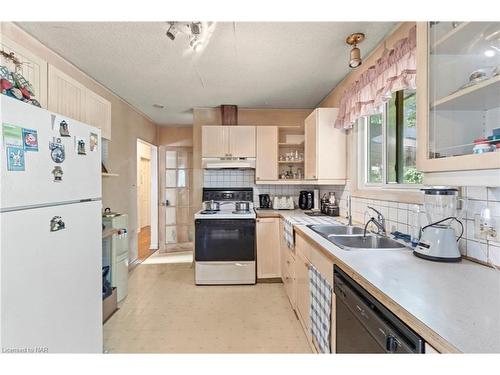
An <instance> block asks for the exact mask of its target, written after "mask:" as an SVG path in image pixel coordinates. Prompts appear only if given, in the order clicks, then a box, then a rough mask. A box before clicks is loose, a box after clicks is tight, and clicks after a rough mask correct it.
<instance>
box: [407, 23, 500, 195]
mask: <svg viewBox="0 0 500 375" xmlns="http://www.w3.org/2000/svg"><path fill="white" fill-rule="evenodd" d="M498 33H500V22H432V23H427V22H419V23H418V24H417V59H418V60H417V67H418V74H417V120H418V122H417V136H418V137H417V138H418V149H417V167H418V169H419V170H420V171H422V172H427V173H432V172H450V171H471V170H487V169H498V168H500V153H499V152H498V151H496V150H497V148H496V143H497V142H498V141H499V140H500V136H497V137H495V135H494V132H500V129H499V128H500V53H499V52H498V51H499V50H500V43H499V40H498V38H494V37H492V36H493V35H497V34H498ZM495 129H497V130H496V131H495ZM497 134H500V133H497ZM485 172H487V174H489V176H493V173H492V172H491V171H489V172H488V171H485ZM434 175H436V174H435V173H434ZM447 176H448V177H447V178H450V174H449V173H448V175H447ZM426 177H429V175H427V176H424V182H425V183H428V181H430V180H426ZM496 177H497V181H500V180H498V175H497V176H496ZM432 181H433V182H437V181H436V180H432ZM448 181H449V182H448V183H447V184H450V183H451V182H452V180H449V179H448ZM482 181H486V180H484V179H483V178H479V179H478V180H477V183H481V182H482ZM443 182H446V181H443ZM490 183H491V181H490ZM496 185H498V182H497V183H496Z"/></svg>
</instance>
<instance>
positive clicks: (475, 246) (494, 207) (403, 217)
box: [321, 182, 500, 267]
mask: <svg viewBox="0 0 500 375" xmlns="http://www.w3.org/2000/svg"><path fill="white" fill-rule="evenodd" d="M349 188H350V184H349V182H348V183H347V185H346V186H330V187H326V188H321V194H323V193H324V192H327V191H335V192H336V195H337V197H338V199H339V206H340V215H341V216H344V217H345V216H346V215H347V196H348V195H349V191H350V189H349ZM460 195H461V197H463V198H466V199H467V210H466V215H464V216H465V217H464V218H463V219H462V224H463V226H464V234H463V235H462V238H461V239H460V242H459V249H460V251H461V253H462V255H464V256H466V257H468V258H470V259H472V260H476V261H479V262H482V263H485V264H489V265H494V266H496V267H500V233H498V240H497V241H489V240H488V241H487V240H481V239H477V238H475V236H474V229H475V228H474V216H475V215H477V214H480V213H481V210H482V209H483V208H485V207H489V209H490V210H491V214H492V216H499V217H500V188H499V187H488V188H486V187H479V186H468V187H462V188H461V192H460ZM351 201H352V216H353V220H355V221H358V222H366V219H365V212H366V210H367V207H368V206H372V207H374V208H375V209H377V210H378V211H380V212H381V213H382V214H383V215H384V217H385V219H386V230H387V232H393V231H395V230H397V231H400V232H403V233H407V234H412V233H411V232H412V226H413V228H416V227H418V225H420V226H424V225H426V224H428V221H427V216H426V215H425V211H424V207H423V206H422V205H419V206H418V212H419V216H420V218H419V219H418V218H417V205H415V204H407V203H400V202H393V201H387V200H378V199H368V198H359V197H352V199H351ZM454 226H455V228H456V230H457V233H459V231H460V226H459V225H458V224H456V223H455V224H454Z"/></svg>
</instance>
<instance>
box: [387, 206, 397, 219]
mask: <svg viewBox="0 0 500 375" xmlns="http://www.w3.org/2000/svg"><path fill="white" fill-rule="evenodd" d="M389 220H391V221H394V222H397V221H398V209H397V208H393V207H389Z"/></svg>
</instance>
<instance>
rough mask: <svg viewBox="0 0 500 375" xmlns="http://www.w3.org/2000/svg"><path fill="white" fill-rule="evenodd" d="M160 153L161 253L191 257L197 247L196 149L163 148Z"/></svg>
mask: <svg viewBox="0 0 500 375" xmlns="http://www.w3.org/2000/svg"><path fill="white" fill-rule="evenodd" d="M159 151H160V157H159V161H160V169H159V170H160V220H159V223H160V224H159V225H160V230H159V239H160V243H159V248H160V251H159V252H160V253H179V252H185V253H186V256H190V255H191V254H190V253H191V252H192V251H193V243H194V220H193V214H194V212H193V207H192V201H193V199H192V194H193V189H192V180H193V148H192V147H166V146H160V150H159ZM179 255H180V254H179Z"/></svg>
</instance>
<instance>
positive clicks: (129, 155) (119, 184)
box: [1, 22, 157, 260]
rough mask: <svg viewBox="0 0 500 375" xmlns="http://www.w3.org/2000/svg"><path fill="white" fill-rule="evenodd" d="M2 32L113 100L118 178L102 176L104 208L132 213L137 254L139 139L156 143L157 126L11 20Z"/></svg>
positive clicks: (111, 166)
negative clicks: (137, 147) (137, 149)
mask: <svg viewBox="0 0 500 375" xmlns="http://www.w3.org/2000/svg"><path fill="white" fill-rule="evenodd" d="M1 30H2V35H5V36H6V37H8V38H9V39H11V40H13V41H14V42H16V43H18V44H20V45H21V46H23V47H24V48H26V49H27V50H29V51H30V52H32V53H33V54H34V55H37V56H39V57H40V58H42V59H44V60H46V61H47V62H48V63H49V64H52V65H53V66H55V67H56V68H57V69H59V70H61V71H63V72H64V73H66V74H68V75H69V76H71V77H72V78H74V79H75V80H77V81H79V82H80V83H81V84H83V85H84V86H86V87H87V88H89V89H90V90H92V91H94V92H95V93H97V94H98V95H100V96H102V97H103V98H105V99H107V100H109V101H110V102H111V133H112V134H111V137H112V140H111V142H110V143H109V160H108V163H107V165H106V167H107V168H108V170H109V172H111V173H118V174H119V177H107V178H103V183H102V199H103V207H111V208H112V210H113V211H119V212H122V213H126V214H128V215H129V244H130V258H131V259H132V260H133V259H135V258H136V257H137V231H136V228H137V157H136V155H137V152H136V145H137V138H141V139H143V140H145V141H147V142H150V143H152V144H156V133H157V129H156V128H157V126H156V125H155V124H154V123H153V122H152V121H151V120H150V119H149V118H147V117H146V116H145V115H144V114H142V113H140V112H139V111H137V110H136V109H134V108H133V107H132V106H131V105H129V104H128V103H126V102H125V101H124V100H122V99H121V98H119V97H118V96H116V95H115V94H113V93H112V92H111V91H109V90H108V89H106V88H105V87H104V86H102V85H100V84H99V83H97V82H96V81H94V80H93V79H92V78H90V77H89V76H87V75H86V74H85V73H83V72H82V71H81V70H79V69H78V68H77V67H75V66H74V65H72V64H71V63H69V62H68V61H66V60H64V59H63V58H62V57H61V56H59V55H58V54H56V53H55V52H53V51H52V50H50V49H49V48H47V47H46V46H44V45H43V44H42V43H40V42H39V41H38V40H36V39H35V38H33V37H31V36H30V35H28V34H27V33H26V32H24V31H23V30H21V29H20V28H19V27H17V26H16V25H14V24H13V23H10V22H2V23H1Z"/></svg>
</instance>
